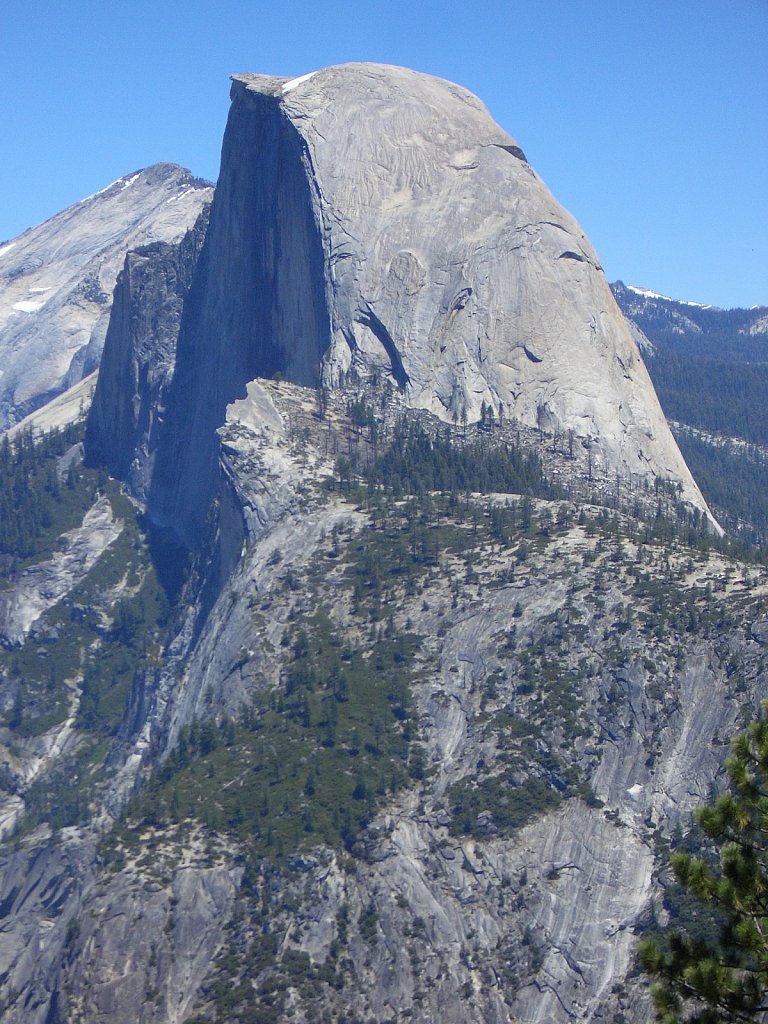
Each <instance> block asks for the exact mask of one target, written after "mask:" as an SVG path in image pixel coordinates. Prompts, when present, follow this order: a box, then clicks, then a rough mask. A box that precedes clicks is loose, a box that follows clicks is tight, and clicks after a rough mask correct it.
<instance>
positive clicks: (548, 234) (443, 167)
mask: <svg viewBox="0 0 768 1024" xmlns="http://www.w3.org/2000/svg"><path fill="white" fill-rule="evenodd" d="M350 367H355V368H357V369H358V370H364V371H368V370H375V369H378V370H380V371H383V372H386V373H388V374H390V375H391V377H392V379H393V381H394V382H395V383H396V384H397V385H398V386H399V387H400V388H401V389H402V391H403V392H404V394H405V396H406V398H407V400H408V402H409V403H410V404H411V405H413V406H416V407H422V408H428V409H430V410H431V411H433V412H435V413H437V414H438V415H440V416H442V417H443V418H445V419H453V418H456V419H462V418H463V417H464V416H465V415H466V416H467V418H468V419H469V420H470V421H472V420H473V419H478V418H479V415H480V408H481V405H482V403H483V402H485V403H486V404H488V405H491V406H493V408H494V410H497V409H498V408H499V407H500V406H503V410H504V414H505V415H506V416H514V417H516V418H517V419H518V420H519V421H520V422H522V423H524V424H528V425H538V426H541V427H543V428H544V429H546V430H549V431H552V430H563V431H565V430H573V431H574V433H575V435H577V436H578V437H580V438H583V439H585V440H586V439H588V440H589V443H590V444H591V445H592V446H593V449H594V451H595V453H596V457H597V458H599V459H600V460H601V461H602V463H603V464H604V465H605V466H607V467H609V468H610V469H611V471H614V470H615V471H616V472H617V473H620V474H622V476H624V477H628V476H629V475H630V474H632V475H634V476H639V477H641V478H645V479H648V478H651V479H652V478H653V477H655V476H662V477H665V478H671V479H674V480H679V481H680V483H681V485H682V489H683V497H684V498H686V499H687V500H689V501H691V502H693V503H694V504H696V505H697V506H699V507H701V508H704V507H705V506H704V502H703V499H702V498H701V495H700V493H699V491H698V489H697V487H696V485H695V483H694V482H693V480H692V478H691V476H690V474H689V472H688V470H687V468H686V466H685V463H684V461H683V459H682V457H681V456H680V453H679V451H678V449H677V446H676V444H675V442H674V440H673V438H672V436H671V434H670V432H669V430H668V428H667V426H666V423H665V421H664V417H663V415H662V412H661V409H660V407H659V405H658V402H657V400H656V396H655V394H654V391H653V388H652V385H651V383H650V379H649V377H648V375H647V372H646V370H645V367H644V365H643V363H642V359H641V358H640V355H639V352H638V349H637V345H636V343H635V341H634V339H633V337H632V335H631V333H630V330H629V328H628V326H627V324H626V321H625V320H624V318H623V316H622V314H621V313H620V311H619V309H618V307H617V306H616V303H615V301H614V299H613V296H612V295H611V292H610V289H609V287H608V285H607V283H606V281H605V278H604V275H603V272H602V269H601V267H600V264H599V261H598V258H597V256H596V254H595V252H594V250H593V249H592V247H591V246H590V244H589V242H588V241H587V239H586V238H585V237H584V234H583V232H582V231H581V229H580V228H579V226H578V224H577V223H576V222H575V220H574V219H573V218H572V217H571V216H570V215H569V214H568V213H567V212H566V211H565V210H564V209H563V208H562V207H561V206H560V205H559V204H558V203H557V202H556V201H555V200H554V199H553V197H552V196H551V195H550V193H549V191H548V190H547V189H546V187H545V186H544V185H543V183H542V182H541V181H540V180H539V178H538V177H537V176H536V174H535V172H534V171H533V170H532V169H531V167H530V165H529V164H528V163H527V161H526V159H525V157H524V154H523V152H522V150H521V149H520V148H519V146H518V145H517V144H516V142H515V141H514V139H512V138H511V137H510V136H509V135H507V134H506V133H505V132H504V131H503V130H502V129H501V128H499V127H498V125H496V124H495V123H494V122H493V120H492V119H491V117H490V115H489V114H488V112H487V110H486V109H485V107H484V106H483V105H482V103H481V102H480V101H479V100H478V99H477V98H476V97H474V96H472V95H471V94H470V93H468V92H467V91H466V90H464V89H462V88H460V87H459V86H456V85H453V84H451V83H449V82H445V81H442V80H439V79H436V78H432V77H429V76H426V75H421V74H417V73H415V72H411V71H407V70H405V69H402V68H394V67H387V66H382V65H373V64H349V65H341V66H338V67H332V68H328V69H325V70H323V71H318V72H316V73H314V74H311V75H307V76H303V77H302V78H300V79H295V80H292V81H288V80H286V79H279V78H272V77H268V76H261V75H238V76H235V77H234V80H233V86H232V109H231V112H230V117H229V122H228V125H227V131H226V135H225V139H224V146H223V151H222V168H221V176H220V179H219V184H218V186H217V192H216V197H215V200H214V203H213V208H212V215H211V225H210V230H209V234H208V238H207V240H206V245H205V248H204V251H203V254H202V257H201V260H200V264H199V268H198V272H197V276H196V279H195V282H194V284H193V287H192V291H191V293H190V297H189V299H188V302H187V310H186V313H185V327H184V329H183V330H182V332H181V336H180V339H179V351H178V357H177V367H176V376H175V380H174V385H173V388H172V390H171V392H170V393H169V400H168V418H167V424H168V427H169V432H168V434H167V437H166V442H165V447H164V453H162V454H161V456H159V461H158V472H157V473H156V474H155V479H154V482H153V488H152V493H151V496H150V504H151V508H152V511H153V515H154V516H155V517H156V518H157V519H158V520H160V521H163V522H167V523H170V524H174V525H175V526H176V528H177V530H178V531H179V532H180V533H181V534H182V535H184V536H186V537H187V539H193V538H194V536H195V535H196V534H197V533H198V532H199V528H200V523H201V521H202V517H203V515H204V512H205V508H207V505H208V502H209V501H210V498H211V496H212V494H213V491H214V483H213V481H214V476H215V457H216V441H215V436H214V429H215V428H216V427H218V426H219V425H220V424H221V423H222V422H223V419H224V410H225V407H226V405H227V403H228V402H232V401H234V400H236V399H238V398H242V397H243V396H244V394H245V385H246V383H247V382H248V381H249V380H251V379H253V378H254V377H256V376H270V375H274V374H275V373H280V374H282V375H284V376H285V377H287V378H288V379H290V380H292V381H295V382H297V383H302V384H314V383H317V382H318V381H319V380H321V379H322V380H324V381H325V382H326V383H329V384H333V383H334V382H336V381H337V380H338V379H339V376H340V374H341V373H342V372H344V371H346V370H347V369H349V368H350ZM182 427H183V430H182V433H183V436H180V430H181V428H182Z"/></svg>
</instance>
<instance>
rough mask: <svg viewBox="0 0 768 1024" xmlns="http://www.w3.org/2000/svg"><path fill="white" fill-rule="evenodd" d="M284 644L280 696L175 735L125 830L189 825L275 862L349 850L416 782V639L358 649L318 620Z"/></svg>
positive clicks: (392, 639)
mask: <svg viewBox="0 0 768 1024" xmlns="http://www.w3.org/2000/svg"><path fill="white" fill-rule="evenodd" d="M285 643H286V648H287V649H286V655H287V656H286V659H285V664H284V670H283V673H282V682H281V686H280V688H279V689H276V690H274V691H272V692H269V693H261V694H257V695H255V697H254V699H253V703H252V705H251V706H250V707H249V708H248V709H247V710H246V711H245V712H244V714H243V715H242V718H241V720H240V721H238V722H232V721H230V720H227V719H225V720H223V721H222V722H221V723H220V724H219V725H216V724H215V723H214V722H213V721H212V720H206V721H203V722H200V723H195V724H193V725H192V726H191V727H190V728H188V729H185V730H183V731H182V734H181V736H180V739H179V743H178V745H177V746H176V748H175V749H174V751H173V753H172V754H171V756H170V757H169V758H168V760H167V761H166V763H165V764H164V766H163V767H162V768H161V769H160V770H159V772H158V773H157V775H156V777H155V780H154V781H153V782H152V783H151V784H150V786H149V787H148V789H147V790H146V792H145V793H144V794H142V796H141V797H139V798H138V799H137V800H136V801H135V802H134V804H133V805H132V806H131V807H130V808H129V814H128V819H129V827H137V825H139V824H140V823H152V824H155V823H159V822H161V821H165V820H170V821H176V822H179V821H183V820H185V819H188V818H195V819H197V820H200V821H202V822H204V823H205V824H206V825H208V826H209V827H211V828H212V829H215V830H217V831H225V832H226V831H229V832H231V833H233V834H234V835H236V836H238V838H240V839H241V840H243V841H244V842H245V843H246V845H247V846H248V847H250V848H251V849H252V850H254V851H255V852H256V853H258V854H259V855H261V856H266V857H271V858H274V859H278V860H280V859H284V858H285V857H287V856H288V855H290V854H291V853H294V852H295V851H298V850H301V849H306V848H311V847H314V846H318V845H320V844H324V845H329V846H332V847H337V848H338V847H346V848H347V849H350V850H351V849H353V847H354V846H355V841H356V838H357V836H358V834H359V832H360V830H361V829H362V828H364V827H365V826H366V824H367V823H368V822H369V821H370V819H371V817H372V815H373V813H374V811H375V809H376V806H377V803H378V801H379V800H380V798H382V797H383V796H385V795H386V794H389V793H393V792H395V791H397V790H398V789H400V788H401V787H402V786H403V785H405V784H406V783H407V782H408V781H409V779H410V778H412V777H419V776H420V775H421V774H422V773H423V755H422V751H421V747H420V745H419V744H418V743H415V742H414V739H415V736H414V727H413V724H412V709H411V698H410V687H409V683H410V664H411V661H412V658H413V653H414V651H415V649H416V647H417V646H418V639H417V638H416V637H414V636H412V635H408V634H398V635H393V634H391V633H387V634H386V635H382V636H381V637H380V638H379V639H378V640H377V641H376V643H375V644H374V645H373V646H372V649H371V650H370V651H367V650H363V649H361V648H357V647H353V646H351V645H349V644H344V643H343V642H342V641H341V640H339V639H338V638H337V637H336V636H335V633H334V626H333V623H332V621H331V619H330V616H329V615H328V613H327V611H325V610H320V611H318V612H317V613H316V614H314V615H311V616H303V617H301V618H299V619H297V621H296V622H295V623H294V626H293V628H292V630H291V631H290V633H289V634H288V636H287V637H286V640H285Z"/></svg>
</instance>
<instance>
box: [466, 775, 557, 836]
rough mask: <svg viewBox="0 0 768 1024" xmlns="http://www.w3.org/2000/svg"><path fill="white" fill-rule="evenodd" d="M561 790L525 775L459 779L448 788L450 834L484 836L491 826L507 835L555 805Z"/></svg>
mask: <svg viewBox="0 0 768 1024" xmlns="http://www.w3.org/2000/svg"><path fill="white" fill-rule="evenodd" d="M562 800H563V793H561V792H560V791H559V790H558V789H556V788H555V786H553V785H552V784H551V783H550V782H548V781H546V780H544V779H541V778H538V777H535V776H534V777H529V778H527V779H525V780H524V781H523V782H521V783H515V782H514V780H513V779H512V778H511V776H507V775H493V776H487V777H486V778H482V779H478V780H467V779H462V781H461V782H457V783H454V785H453V786H451V787H450V789H449V790H448V801H449V804H450V807H451V811H452V820H451V824H450V832H451V834H452V835H454V836H460V835H469V836H475V837H476V838H482V837H484V836H487V835H488V834H489V833H490V832H491V831H492V830H493V831H495V832H497V833H500V834H501V835H504V836H510V835H512V834H513V833H514V832H516V831H517V830H518V829H520V828H522V827H523V825H527V824H528V822H529V821H533V819H534V818H537V817H538V816H539V815H541V814H544V813H545V812H546V811H550V810H553V809H554V808H555V807H558V806H559V804H560V803H561V802H562Z"/></svg>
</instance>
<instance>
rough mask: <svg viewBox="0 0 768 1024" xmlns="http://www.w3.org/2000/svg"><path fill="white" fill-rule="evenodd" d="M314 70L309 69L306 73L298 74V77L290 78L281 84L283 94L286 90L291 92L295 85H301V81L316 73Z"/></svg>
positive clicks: (307, 79)
mask: <svg viewBox="0 0 768 1024" xmlns="http://www.w3.org/2000/svg"><path fill="white" fill-rule="evenodd" d="M316 74H317V72H316V71H310V72H309V74H307V75H300V76H299V77H298V78H292V79H291V80H290V82H286V83H285V85H284V86H283V89H282V93H283V96H285V94H286V93H288V92H293V90H294V89H295V88H296V86H297V85H301V84H302V82H308V81H309V80H310V78H312V76H313V75H316Z"/></svg>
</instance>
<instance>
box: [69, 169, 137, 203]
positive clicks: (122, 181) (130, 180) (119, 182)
mask: <svg viewBox="0 0 768 1024" xmlns="http://www.w3.org/2000/svg"><path fill="white" fill-rule="evenodd" d="M140 177H141V171H138V172H137V173H136V174H132V175H131V176H130V178H118V179H117V180H116V181H111V182H110V183H109V185H105V186H104V188H100V189H99V191H98V192H92V193H91V194H90V195H89V196H86V197H85V198H84V199H79V200H78V202H77V205H78V206H81V205H82V204H83V203H87V202H89V201H90V200H91V199H95V198H96V196H103V195H104V193H105V192H109V190H110V189H111V188H114V187H115V185H120V186H122V187H121V188H120V191H121V192H125V190H126V189H127V188H128V187H129V186H130V185H132V184H133V183H134V181H136V179H137V178H140Z"/></svg>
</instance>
